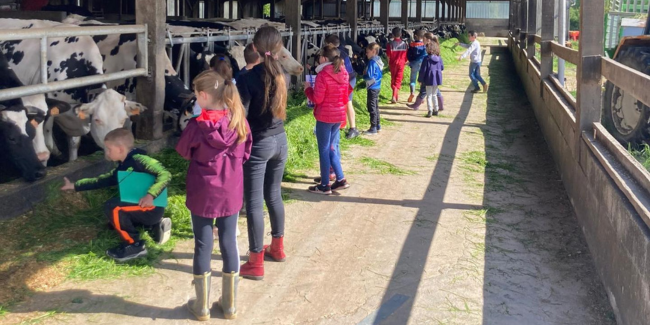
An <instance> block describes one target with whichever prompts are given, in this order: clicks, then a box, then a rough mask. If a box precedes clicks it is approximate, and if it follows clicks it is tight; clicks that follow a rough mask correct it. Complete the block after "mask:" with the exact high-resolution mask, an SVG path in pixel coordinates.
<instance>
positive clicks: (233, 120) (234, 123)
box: [222, 79, 248, 143]
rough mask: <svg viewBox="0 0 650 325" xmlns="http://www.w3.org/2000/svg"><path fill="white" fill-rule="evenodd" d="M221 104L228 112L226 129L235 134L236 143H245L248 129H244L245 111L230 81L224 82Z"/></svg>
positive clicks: (235, 87) (237, 92)
mask: <svg viewBox="0 0 650 325" xmlns="http://www.w3.org/2000/svg"><path fill="white" fill-rule="evenodd" d="M222 95H223V103H224V104H226V106H227V107H228V111H229V112H230V124H229V125H228V128H229V129H231V130H235V132H237V143H243V142H244V141H246V136H247V135H248V129H247V127H246V111H245V110H244V105H243V104H242V102H241V98H240V97H239V91H237V86H235V84H234V83H233V82H232V80H231V79H225V80H224V86H223V92H222Z"/></svg>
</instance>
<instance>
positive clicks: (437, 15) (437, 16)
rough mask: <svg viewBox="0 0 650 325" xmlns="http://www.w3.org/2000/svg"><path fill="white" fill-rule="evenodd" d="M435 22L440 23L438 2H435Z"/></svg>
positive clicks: (437, 0) (438, 0)
mask: <svg viewBox="0 0 650 325" xmlns="http://www.w3.org/2000/svg"><path fill="white" fill-rule="evenodd" d="M436 21H437V22H440V0H436Z"/></svg>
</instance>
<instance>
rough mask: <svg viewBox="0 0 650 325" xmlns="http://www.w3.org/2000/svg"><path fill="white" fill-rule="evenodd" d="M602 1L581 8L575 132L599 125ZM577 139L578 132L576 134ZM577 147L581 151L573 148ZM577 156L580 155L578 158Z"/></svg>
mask: <svg viewBox="0 0 650 325" xmlns="http://www.w3.org/2000/svg"><path fill="white" fill-rule="evenodd" d="M604 13H605V2H604V1H589V2H582V3H581V6H580V49H579V53H580V60H579V61H578V78H577V81H578V96H577V98H576V113H577V121H578V124H579V125H580V127H579V128H576V132H582V131H590V130H591V129H592V128H593V123H594V122H600V114H601V113H600V112H601V102H602V85H601V80H602V75H601V60H600V59H601V55H602V53H603V35H604V29H605V28H604V25H603V21H604V16H605V14H604ZM576 138H578V139H579V138H580V133H578V134H576ZM576 148H580V146H579V145H576ZM578 157H579V155H578Z"/></svg>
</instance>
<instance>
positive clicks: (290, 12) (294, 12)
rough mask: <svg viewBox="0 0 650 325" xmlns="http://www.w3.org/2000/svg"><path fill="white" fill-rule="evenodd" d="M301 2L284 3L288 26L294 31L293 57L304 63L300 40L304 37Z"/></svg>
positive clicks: (291, 0) (286, 0)
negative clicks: (301, 26) (301, 25)
mask: <svg viewBox="0 0 650 325" xmlns="http://www.w3.org/2000/svg"><path fill="white" fill-rule="evenodd" d="M300 5H301V0H285V1H284V17H285V21H286V24H287V25H289V26H291V30H292V31H293V40H292V43H293V44H292V45H291V46H292V50H293V51H292V52H293V57H294V58H296V59H297V60H298V61H299V62H300V61H302V60H301V58H302V48H301V44H300V43H301V42H300V39H301V37H302V35H301V34H302V33H301V28H300V24H301V23H300V15H301V14H302V13H301V12H300V7H301V6H300Z"/></svg>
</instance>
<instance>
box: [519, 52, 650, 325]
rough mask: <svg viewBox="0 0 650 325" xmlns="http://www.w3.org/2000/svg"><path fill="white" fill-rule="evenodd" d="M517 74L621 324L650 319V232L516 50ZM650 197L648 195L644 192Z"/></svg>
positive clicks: (555, 96)
mask: <svg viewBox="0 0 650 325" xmlns="http://www.w3.org/2000/svg"><path fill="white" fill-rule="evenodd" d="M511 53H512V55H513V58H514V61H515V65H516V68H517V72H518V74H519V76H520V79H521V81H522V83H523V85H524V88H525V89H526V93H527V95H528V98H529V100H530V102H531V104H532V106H533V109H534V110H535V115H536V117H537V120H538V122H539V124H540V127H541V129H542V133H543V134H544V138H545V139H546V142H547V145H548V147H549V149H550V151H551V153H552V155H553V159H554V160H555V163H556V165H557V168H558V170H559V171H560V174H561V176H562V181H563V182H564V186H565V187H566V190H567V193H568V195H569V197H570V199H571V203H572V204H573V208H574V210H575V212H576V215H577V218H578V220H579V222H580V225H581V226H582V230H583V232H584V234H585V237H586V239H587V243H588V245H589V249H590V251H591V254H592V256H593V258H594V263H595V265H596V269H597V270H598V273H599V275H600V278H601V280H602V281H603V283H604V285H605V289H606V290H607V294H608V296H609V300H610V303H611V304H612V306H613V309H614V312H615V313H616V318H617V322H618V324H648V322H649V320H650V272H649V271H650V230H649V229H648V226H647V225H646V224H645V223H644V222H643V220H642V219H641V218H640V216H639V215H638V214H637V212H636V210H634V208H633V207H632V205H631V204H630V202H629V200H628V199H627V197H626V196H625V195H623V193H622V192H621V191H620V190H619V188H618V186H617V185H616V183H614V181H613V179H612V178H611V177H610V175H609V174H608V172H607V171H606V170H605V168H604V167H603V165H602V164H601V163H600V161H599V160H598V158H597V156H596V155H595V153H594V151H593V150H592V149H591V148H590V147H589V146H588V143H591V144H593V145H595V146H598V143H597V142H596V141H594V140H593V137H592V134H586V133H585V134H583V136H581V137H580V138H579V139H576V138H577V137H578V136H577V135H576V132H575V127H576V126H575V117H574V114H573V109H572V107H571V106H570V105H569V104H568V103H567V102H566V101H564V99H563V98H562V96H561V95H559V93H558V92H557V91H556V90H555V89H554V88H553V86H552V85H551V84H550V83H549V82H548V81H541V80H540V74H539V70H538V69H537V67H536V66H535V64H534V63H532V62H531V61H529V60H528V59H527V58H526V57H525V55H523V54H522V53H521V52H520V50H519V48H518V46H516V45H515V46H511ZM643 195H647V193H645V194H643Z"/></svg>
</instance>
